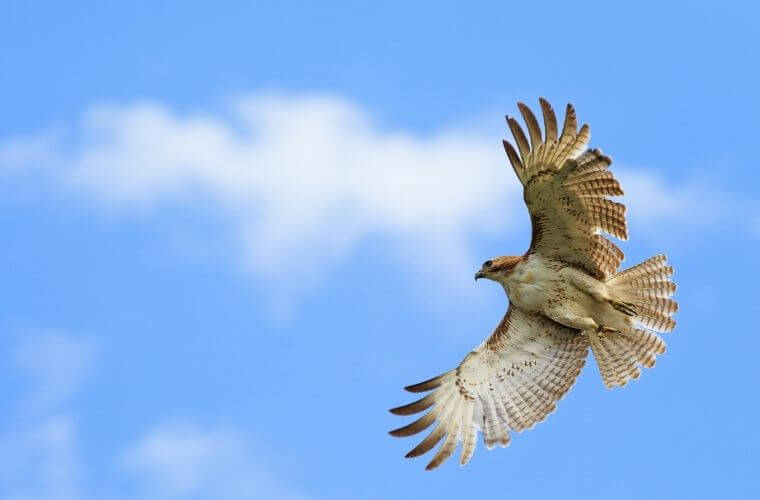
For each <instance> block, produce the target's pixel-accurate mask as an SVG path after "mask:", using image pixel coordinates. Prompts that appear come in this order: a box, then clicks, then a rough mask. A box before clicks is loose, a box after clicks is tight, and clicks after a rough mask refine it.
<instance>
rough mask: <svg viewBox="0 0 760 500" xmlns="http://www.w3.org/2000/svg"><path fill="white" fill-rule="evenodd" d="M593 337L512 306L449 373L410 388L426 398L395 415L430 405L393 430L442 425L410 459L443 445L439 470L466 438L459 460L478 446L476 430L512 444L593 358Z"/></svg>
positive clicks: (488, 440) (402, 432)
mask: <svg viewBox="0 0 760 500" xmlns="http://www.w3.org/2000/svg"><path fill="white" fill-rule="evenodd" d="M587 342H588V341H587V338H586V337H584V336H580V335H578V334H577V332H575V331H574V330H572V329H570V328H566V327H564V326H562V325H560V324H558V323H555V322H553V321H551V320H549V319H548V318H546V317H545V316H542V315H538V314H535V315H534V314H528V313H525V312H522V311H521V310H519V309H516V308H514V307H510V308H509V310H508V311H507V314H506V316H505V317H504V319H503V320H502V322H501V323H500V324H499V326H498V327H497V328H496V330H495V331H494V333H493V334H492V335H491V337H489V338H488V339H487V340H486V341H485V342H483V343H482V344H481V345H479V346H478V347H477V348H475V349H474V350H473V351H472V352H470V353H469V354H468V355H467V356H466V357H465V358H464V360H463V361H462V363H461V364H460V365H459V366H458V367H457V368H456V369H455V370H452V371H450V372H446V373H444V374H442V375H439V376H438V377H434V378H432V379H430V380H427V381H425V382H421V383H419V384H416V385H412V386H409V387H407V388H406V389H407V390H408V391H410V392H425V391H432V392H431V393H430V394H428V395H427V396H425V397H423V398H422V399H419V400H417V401H415V402H413V403H410V404H408V405H405V406H400V407H398V408H394V409H393V410H391V412H392V413H394V414H396V415H412V414H415V413H419V412H422V411H424V410H428V409H429V411H428V412H427V413H426V414H425V415H423V416H422V417H420V418H419V419H417V420H415V421H414V422H412V423H410V424H409V425H406V426H404V427H401V428H399V429H396V430H393V431H391V432H390V434H391V435H393V436H399V437H401V436H410V435H413V434H417V433H419V432H422V431H423V430H425V429H427V428H428V427H430V426H431V425H433V424H434V423H435V424H436V425H435V427H434V428H433V430H432V431H431V432H430V434H428V435H427V437H425V438H424V439H423V440H422V441H421V442H420V443H419V444H418V445H417V446H416V447H415V448H413V449H412V450H411V451H410V452H409V453H407V455H406V456H407V458H412V457H417V456H419V455H422V454H424V453H426V452H428V451H430V450H431V449H432V448H433V447H434V446H435V445H436V444H438V443H439V442H440V441H441V440H443V444H442V445H441V446H440V448H439V449H438V451H437V452H436V453H435V455H434V456H433V458H432V459H431V460H430V462H429V463H428V465H427V469H434V468H436V467H438V466H439V465H440V464H441V463H443V462H444V461H445V460H446V459H448V458H449V457H450V456H451V455H452V454H453V453H454V451H455V449H456V446H457V444H458V443H459V442H461V443H462V451H461V456H460V464H462V465H464V464H466V463H467V462H468V461H469V460H470V458H471V457H472V454H473V452H474V450H475V441H476V437H477V432H478V431H481V432H482V433H483V439H484V442H485V445H486V447H487V448H489V449H490V448H493V447H494V446H496V445H497V444H498V445H501V446H507V445H508V444H509V439H510V438H509V432H510V430H516V431H522V430H525V429H530V428H532V427H533V426H534V425H535V424H536V423H538V422H541V421H543V420H544V419H545V418H546V416H547V415H549V414H550V413H551V412H552V411H554V409H555V404H556V402H557V401H558V400H559V399H560V398H562V396H564V395H565V393H567V391H568V390H569V389H570V387H571V386H572V385H573V383H574V382H575V379H576V377H577V376H578V374H579V373H580V370H581V368H582V367H583V365H584V363H585V361H586V354H587V350H588V349H587V347H588V343H587Z"/></svg>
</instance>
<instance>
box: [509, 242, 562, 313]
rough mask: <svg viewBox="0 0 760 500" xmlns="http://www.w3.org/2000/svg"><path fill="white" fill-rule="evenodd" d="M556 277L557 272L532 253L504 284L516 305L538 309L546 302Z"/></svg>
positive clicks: (528, 308) (528, 309)
mask: <svg viewBox="0 0 760 500" xmlns="http://www.w3.org/2000/svg"><path fill="white" fill-rule="evenodd" d="M556 278H557V276H556V272H555V271H554V270H553V269H550V268H549V267H547V266H546V264H545V263H544V261H543V259H541V257H537V256H535V255H531V256H530V257H528V260H527V261H523V262H520V263H519V264H517V266H515V269H514V271H513V272H512V273H511V275H510V276H509V277H508V278H507V279H506V280H505V282H504V283H502V285H503V286H504V289H505V291H506V292H507V295H509V299H510V300H511V301H512V302H513V303H514V304H515V305H517V306H518V307H520V308H521V309H523V310H526V311H536V310H540V309H541V306H542V305H543V304H544V303H545V301H546V299H547V298H548V296H549V293H550V291H551V289H552V287H553V286H554V281H555V280H556Z"/></svg>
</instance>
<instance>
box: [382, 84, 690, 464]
mask: <svg viewBox="0 0 760 500" xmlns="http://www.w3.org/2000/svg"><path fill="white" fill-rule="evenodd" d="M539 103H540V106H541V112H542V115H543V121H544V131H543V136H542V133H541V128H540V126H539V123H538V120H537V119H536V117H535V115H534V114H533V112H532V111H531V110H530V108H528V107H527V106H526V105H524V104H522V103H518V104H517V106H518V108H519V110H520V113H521V114H522V116H523V118H524V120H525V123H526V125H527V129H528V136H527V137H526V136H525V133H524V132H523V129H522V128H521V127H520V124H519V123H518V122H517V120H515V119H514V118H512V117H509V116H508V117H507V124H508V126H509V129H510V130H511V132H512V135H513V137H514V141H515V145H516V149H515V147H514V146H512V144H510V143H509V142H508V141H503V142H504V149H505V151H506V153H507V157H508V158H509V162H510V163H511V164H512V168H513V169H514V171H515V174H517V178H518V179H519V180H520V182H521V183H522V185H523V188H524V190H523V195H524V199H525V204H526V205H527V207H528V212H529V213H530V219H531V225H532V238H531V243H530V247H529V248H528V251H527V252H526V253H525V255H522V256H520V257H512V256H503V257H495V258H493V259H490V260H487V261H485V262H484V263H483V266H482V268H481V269H480V270H479V271H478V272H477V273H476V274H475V279H476V280H477V279H480V278H487V279H490V280H493V281H496V282H498V283H500V284H501V285H502V287H503V288H504V291H505V292H506V294H507V296H508V297H509V308H508V309H507V313H506V315H505V316H504V319H502V320H501V322H500V323H499V325H498V326H497V327H496V329H495V330H494V332H493V333H492V334H491V336H490V337H488V338H487V339H486V340H484V341H483V343H481V344H480V345H479V346H477V347H476V348H475V349H473V350H472V352H470V353H469V354H467V356H465V357H464V359H463V360H462V362H461V363H460V364H459V366H457V367H456V368H455V369H454V370H451V371H448V372H446V373H443V374H441V375H438V376H437V377H433V378H431V379H429V380H426V381H424V382H420V383H419V384H415V385H410V386H408V387H406V390H407V391H409V392H413V393H421V392H428V391H430V392H429V394H427V395H426V396H424V397H423V398H422V399H419V400H417V401H415V402H413V403H410V404H407V405H404V406H399V407H398V408H394V409H392V410H391V412H392V413H394V414H396V415H413V414H415V413H419V412H423V411H425V410H428V411H427V413H425V414H424V415H423V416H422V417H420V418H418V419H417V420H415V421H414V422H412V423H410V424H408V425H405V426H403V427H401V428H398V429H396V430H393V431H391V432H390V434H391V435H392V436H411V435H413V434H417V433H419V432H422V431H424V430H425V429H427V428H429V427H430V426H431V425H433V424H435V426H434V427H433V430H432V432H430V433H429V434H428V435H427V437H425V438H424V439H423V440H422V441H421V442H420V443H419V444H418V445H417V446H415V447H414V448H413V449H412V450H411V451H410V452H409V453H407V455H406V457H407V458H412V457H417V456H420V455H422V454H424V453H426V452H428V451H430V450H431V449H432V448H433V447H434V446H435V445H436V444H437V443H438V442H440V441H441V440H443V444H441V446H440V447H439V448H438V450H437V452H436V453H435V455H434V456H433V458H432V459H431V460H430V462H429V463H428V464H427V467H426V468H427V469H428V470H430V469H434V468H436V467H438V466H439V465H441V464H442V463H443V462H444V461H446V460H447V459H448V458H449V457H450V456H451V455H452V454H453V453H454V451H455V450H456V447H457V445H458V444H459V443H460V442H461V444H462V447H461V456H460V460H459V463H460V464H461V465H464V464H466V463H467V462H468V461H469V460H470V458H471V457H472V454H473V452H474V451H475V442H476V439H477V433H478V431H480V432H482V433H483V440H484V443H485V446H486V448H488V449H492V448H493V447H494V446H496V445H497V444H498V445H500V446H502V447H504V446H507V445H508V444H509V440H510V436H509V434H510V431H511V430H516V431H518V432H519V431H522V430H525V429H530V428H532V427H533V426H534V425H535V424H536V423H538V422H541V421H543V420H544V419H545V418H546V417H547V415H549V414H550V413H551V412H552V411H554V409H555V406H556V404H557V401H558V400H559V399H561V398H562V397H563V396H564V395H565V394H566V393H567V391H568V390H569V389H570V387H571V386H572V385H573V383H574V382H575V379H576V377H577V376H578V374H579V373H580V371H581V368H583V365H584V364H585V362H586V355H587V352H588V348H589V346H590V347H591V351H592V352H593V353H594V356H595V358H596V362H597V365H598V367H599V370H600V371H601V375H602V380H603V381H604V384H605V385H606V386H607V387H608V388H613V387H617V386H624V385H625V384H626V383H627V382H628V381H629V380H631V379H635V378H638V377H639V375H640V374H641V370H640V365H641V366H646V367H648V368H651V367H652V366H654V364H655V357H656V356H657V355H658V354H662V353H664V352H665V342H663V340H662V339H661V338H660V336H659V335H658V334H657V333H655V332H667V331H671V330H673V329H674V328H675V321H674V320H673V319H672V317H671V316H672V315H673V314H674V313H675V312H676V310H677V308H678V304H677V303H676V302H675V301H674V300H672V299H671V296H672V295H673V293H674V292H675V290H676V286H675V284H674V283H673V282H672V281H671V280H670V276H671V275H672V274H673V268H672V267H670V266H668V265H667V263H666V257H665V255H657V256H655V257H652V258H650V259H649V260H646V261H644V262H642V263H641V264H638V265H636V266H633V267H631V268H629V269H626V270H623V271H618V267H619V266H620V263H621V262H622V260H623V252H622V251H620V249H619V248H618V247H617V246H616V245H615V244H614V243H612V242H611V241H610V240H609V239H607V238H606V237H604V236H602V234H601V233H606V234H608V235H611V236H614V237H616V238H618V239H620V240H626V239H627V238H628V229H627V225H626V220H625V206H624V205H623V204H621V203H617V202H615V201H612V200H610V199H608V197H609V196H621V195H622V194H623V190H622V189H621V188H620V184H619V183H618V181H617V180H616V179H615V177H614V176H613V175H612V173H611V172H610V171H609V167H610V165H611V164H612V160H611V159H610V157H609V156H606V155H604V154H603V153H602V152H601V150H599V149H587V145H588V142H589V138H590V132H589V127H588V125H583V126H582V127H581V128H580V129H578V124H577V120H576V114H575V110H574V108H573V106H572V105H570V104H568V105H567V110H566V113H565V121H564V124H563V126H562V130H561V133H560V131H559V129H558V127H557V118H556V116H555V114H554V110H553V109H552V107H551V105H550V104H549V103H548V102H547V101H546V100H545V99H543V98H542V99H539Z"/></svg>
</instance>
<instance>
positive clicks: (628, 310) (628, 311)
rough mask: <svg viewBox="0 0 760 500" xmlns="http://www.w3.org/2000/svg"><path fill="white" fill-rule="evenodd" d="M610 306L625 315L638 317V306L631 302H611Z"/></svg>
mask: <svg viewBox="0 0 760 500" xmlns="http://www.w3.org/2000/svg"><path fill="white" fill-rule="evenodd" d="M610 305H611V306H612V307H614V308H615V309H616V310H618V311H620V312H621V313H623V314H625V315H626V316H636V306H635V305H634V304H631V303H630V302H620V301H618V300H611V301H610Z"/></svg>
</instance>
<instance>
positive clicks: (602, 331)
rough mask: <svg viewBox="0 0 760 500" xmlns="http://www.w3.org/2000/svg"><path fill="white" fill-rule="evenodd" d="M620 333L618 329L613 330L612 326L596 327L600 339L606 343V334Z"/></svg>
mask: <svg viewBox="0 0 760 500" xmlns="http://www.w3.org/2000/svg"><path fill="white" fill-rule="evenodd" d="M618 331H619V330H618V329H616V328H612V327H611V326H606V325H599V326H597V327H596V334H597V336H598V337H599V339H600V340H602V341H604V339H605V338H606V337H605V333H615V332H618Z"/></svg>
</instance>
